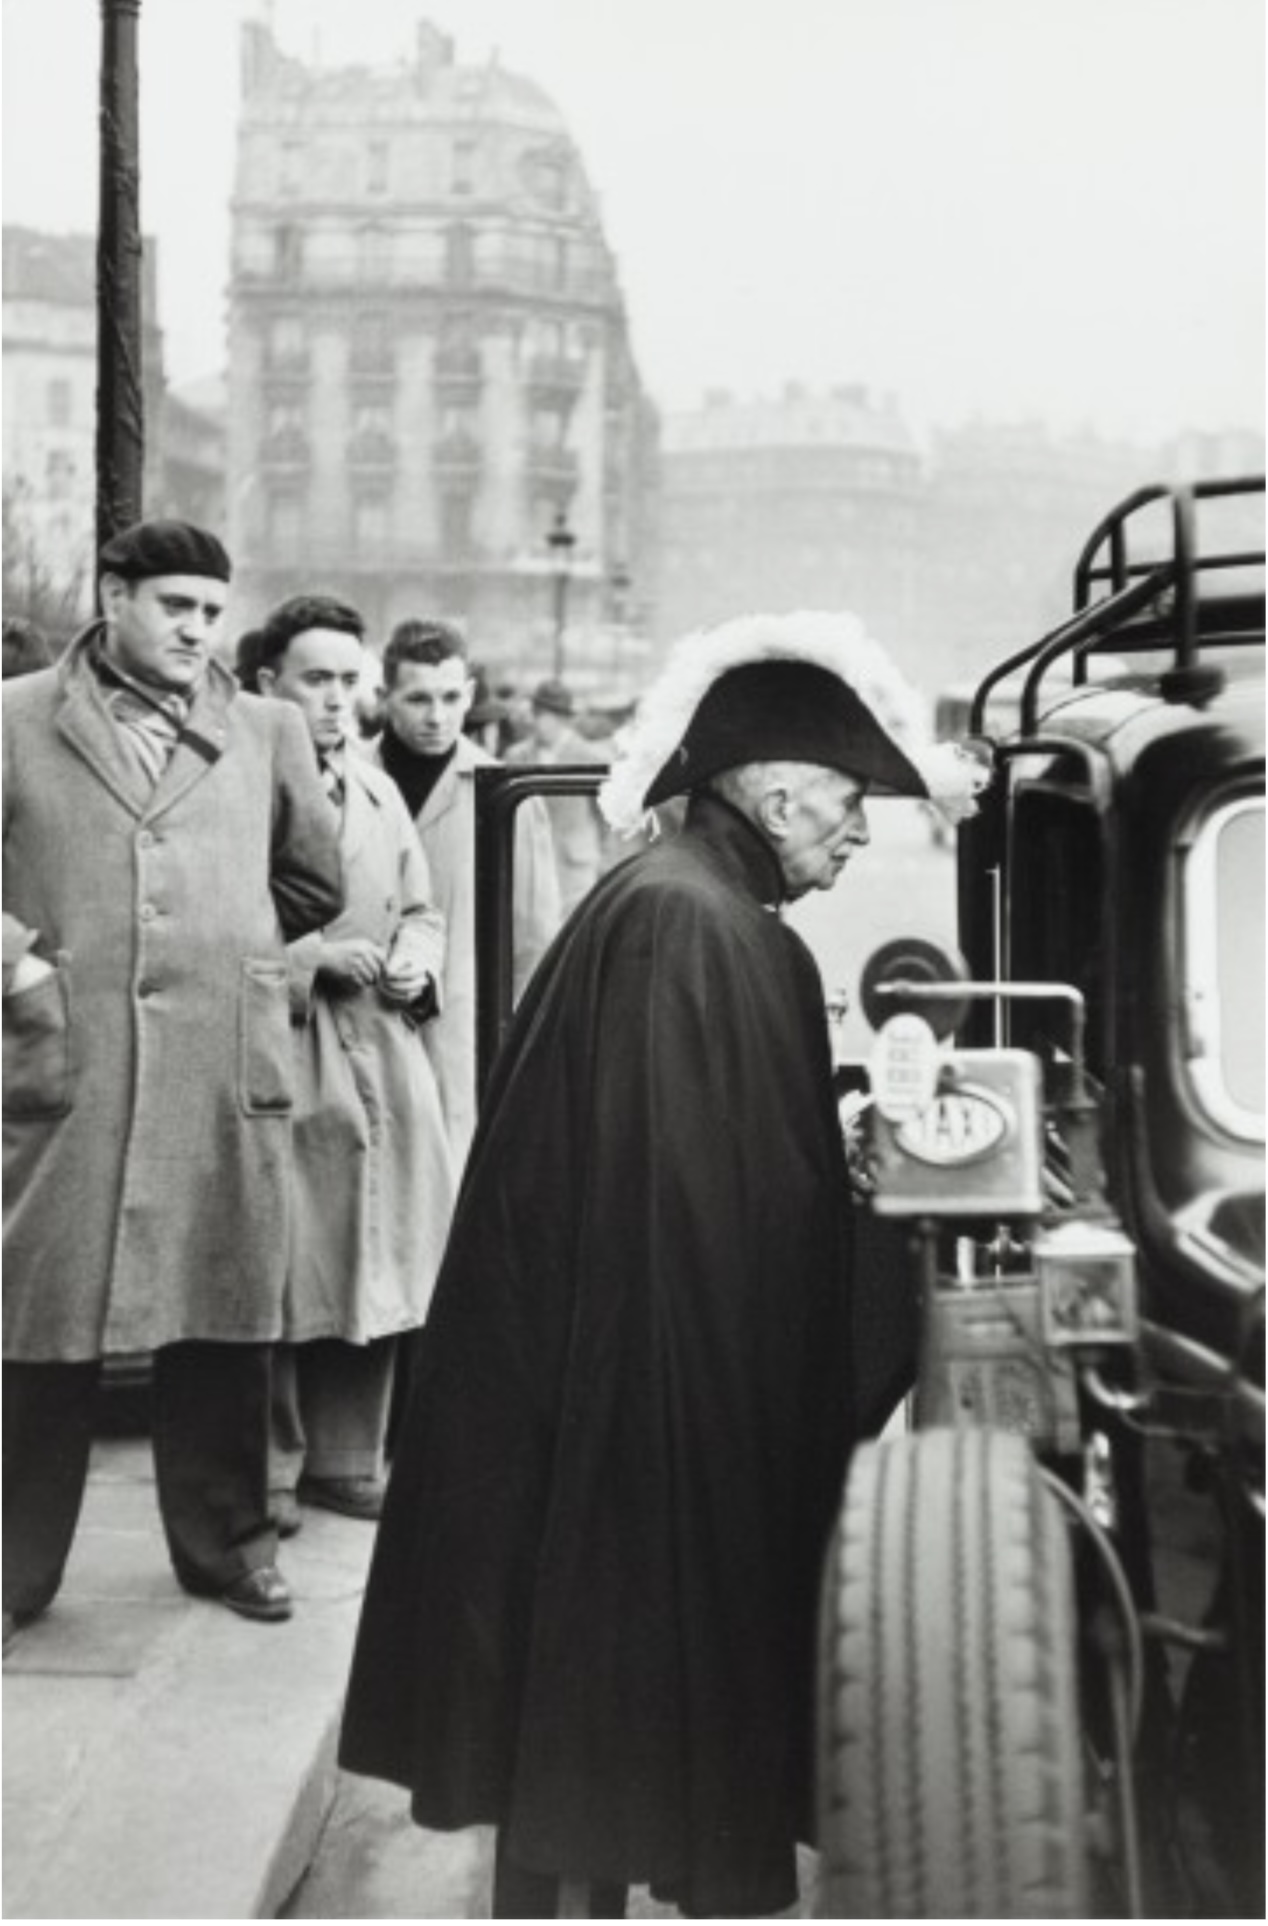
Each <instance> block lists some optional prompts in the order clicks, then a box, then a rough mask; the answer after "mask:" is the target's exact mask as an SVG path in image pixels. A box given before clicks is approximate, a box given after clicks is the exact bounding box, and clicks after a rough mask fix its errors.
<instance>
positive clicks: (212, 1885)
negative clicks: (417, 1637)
mask: <svg viewBox="0 0 1268 1926" xmlns="http://www.w3.org/2000/svg"><path fill="white" fill-rule="evenodd" d="M373 1537H374V1533H373V1529H372V1527H370V1526H368V1525H365V1524H361V1523H358V1522H355V1521H353V1520H351V1519H345V1518H340V1517H336V1516H334V1515H333V1514H331V1513H328V1512H321V1511H314V1510H307V1509H306V1510H305V1512H304V1528H303V1531H302V1532H301V1533H300V1534H299V1536H298V1537H297V1538H294V1539H290V1540H288V1541H287V1543H286V1544H285V1545H284V1546H283V1547H282V1554H281V1563H282V1566H283V1569H284V1570H285V1572H286V1574H287V1577H288V1578H289V1580H290V1582H291V1586H292V1589H293V1591H294V1593H295V1599H296V1608H295V1615H294V1617H293V1618H292V1619H290V1620H289V1621H288V1622H286V1623H285V1624H280V1625H261V1624H256V1623H253V1622H251V1621H248V1620H245V1619H242V1618H238V1617H237V1616H235V1614H233V1613H232V1612H228V1611H226V1610H225V1608H224V1607H223V1606H221V1605H217V1604H214V1603H211V1602H208V1601H206V1600H202V1599H195V1598H190V1597H188V1596H187V1595H186V1594H185V1593H184V1592H182V1591H181V1590H180V1588H179V1587H178V1585H177V1583H176V1580H175V1578H174V1577H173V1575H172V1571H171V1567H170V1565H169V1563H168V1559H167V1551H166V1547H165V1544H164V1541H163V1534H162V1528H161V1526H160V1524H159V1518H158V1508H157V1504H156V1501H155V1497H154V1481H153V1473H152V1467H151V1459H150V1449H149V1444H148V1441H147V1440H143V1439H142V1440H135V1439H122V1440H110V1439H107V1440H102V1441H100V1442H99V1443H98V1445H97V1446H96V1448H95V1451H94V1458H93V1469H92V1476H91V1479H90V1481H89V1488H88V1496H87V1499H86V1502H85V1506H84V1515H83V1518H82V1520H81V1523H80V1527H79V1532H78V1535H77V1537H76V1541H75V1548H74V1551H73V1553H72V1556H71V1561H70V1565H69V1567H68V1570H67V1575H66V1582H65V1584H64V1586H63V1588H62V1591H61V1593H60V1594H59V1596H58V1598H57V1600H56V1602H55V1603H54V1605H53V1607H52V1609H51V1611H50V1612H49V1613H48V1614H47V1616H46V1617H45V1618H43V1619H41V1620H39V1621H38V1622H37V1623H36V1624H34V1625H31V1626H29V1627H28V1628H27V1629H26V1630H24V1631H22V1632H20V1633H19V1634H18V1636H17V1638H16V1639H15V1641H14V1643H13V1645H12V1646H11V1648H10V1650H9V1652H8V1654H7V1656H6V1658H5V1661H4V1916H5V1918H6V1919H250V1918H273V1917H275V1916H276V1915H277V1913H278V1912H279V1910H280V1909H281V1907H282V1905H283V1904H284V1902H285V1901H286V1899H287V1898H288V1896H289V1894H290V1893H291V1892H292V1890H293V1889H294V1887H295V1885H296V1884H297V1882H298V1880H299V1878H300V1876H301V1874H302V1873H303V1872H304V1870H305V1867H306V1866H307V1864H308V1862H309V1859H310V1857H311V1855H312V1851H313V1848H314V1845H315V1843H316V1840H317V1837H318V1834H319V1832H320V1830H321V1826H322V1823H323V1821H324V1819H325V1815H326V1811H327V1808H328V1806H329V1803H330V1800H331V1797H332V1796H333V1789H334V1783H335V1772H334V1743H335V1734H336V1729H337V1721H338V1716H339V1709H340V1703H341V1699H342V1694H343V1689H344V1685H345V1683H346V1680H347V1672H348V1663H349V1658H350V1656H351V1650H352V1639H353V1634H354V1632H355V1628H356V1621H357V1613H358V1609H359V1605H360V1598H361V1590H362V1586H363V1583H364V1579H365V1572H366V1568H367V1566H368V1563H369V1557H370V1550H371V1546H372V1543H373Z"/></svg>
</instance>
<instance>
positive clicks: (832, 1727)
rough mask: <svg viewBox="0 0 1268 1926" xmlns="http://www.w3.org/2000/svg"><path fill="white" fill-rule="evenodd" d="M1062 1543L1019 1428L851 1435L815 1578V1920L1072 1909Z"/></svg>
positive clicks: (1070, 1647) (1077, 1831)
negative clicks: (820, 1579)
mask: <svg viewBox="0 0 1268 1926" xmlns="http://www.w3.org/2000/svg"><path fill="white" fill-rule="evenodd" d="M1078 1706H1079V1699H1078V1676H1077V1650H1076V1631H1075V1612H1074V1592H1073V1582H1072V1572H1071V1559H1070V1547H1069V1542H1068V1538H1067V1533H1066V1526H1065V1522H1064V1519H1063V1516H1062V1514H1061V1510H1060V1508H1059V1506H1058V1505H1057V1503H1056V1501H1055V1499H1054V1498H1053V1497H1052V1496H1051V1494H1050V1493H1049V1492H1047V1491H1045V1489H1044V1487H1043V1485H1042V1484H1041V1482H1040V1479H1039V1476H1038V1473H1037V1470H1036V1467H1035V1464H1034V1461H1033V1459H1032V1458H1031V1455H1030V1451H1029V1449H1028V1447H1027V1445H1026V1443H1025V1441H1024V1439H1023V1438H1021V1437H1020V1436H1016V1435H1014V1434H1012V1433H1008V1432H1002V1431H988V1430H973V1429H965V1430H932V1431H924V1432H917V1433H915V1434H913V1435H909V1436H907V1437H902V1438H896V1439H894V1440H892V1441H889V1442H886V1443H882V1444H870V1445H865V1446H863V1447H862V1448H861V1449H860V1450H859V1451H858V1453H857V1454H856V1456H855V1458H854V1461H853V1463H852V1465H851V1469H850V1475H849V1479H848V1482H847V1485H846V1491H845V1498H844V1501H843V1506H842V1511H841V1516H840V1520H839V1522H838V1525H837V1529H836V1532H835V1534H834V1536H833V1541H832V1546H831V1550H830V1553H829V1557H828V1563H827V1569H826V1572H825V1577H824V1589H823V1603H822V1611H821V1621H820V1675H819V1721H818V1732H819V1736H818V1804H819V1846H820V1850H821V1853H822V1867H821V1882H822V1883H821V1890H820V1898H819V1903H818V1905H817V1908H816V1910H817V1912H818V1914H819V1916H820V1917H821V1918H825V1919H877V1918H881V1919H886V1918H888V1919H932V1918H956V1919H986V1918H995V1919H1000V1918H1002V1919H1027V1918H1037V1917H1046V1918H1058V1919H1076V1918H1085V1917H1087V1905H1086V1894H1087V1866H1086V1841H1085V1812H1084V1797H1083V1783H1082V1767H1081V1747H1080V1740H1079V1710H1078Z"/></svg>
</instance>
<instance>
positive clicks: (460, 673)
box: [383, 655, 475, 756]
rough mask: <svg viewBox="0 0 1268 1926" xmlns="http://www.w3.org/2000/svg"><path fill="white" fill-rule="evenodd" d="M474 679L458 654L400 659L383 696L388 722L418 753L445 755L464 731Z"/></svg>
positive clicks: (395, 732) (401, 738) (473, 688)
mask: <svg viewBox="0 0 1268 1926" xmlns="http://www.w3.org/2000/svg"><path fill="white" fill-rule="evenodd" d="M474 698H475V683H474V681H473V680H472V678H471V676H470V675H469V674H468V672H467V665H466V663H465V662H463V661H462V660H461V659H460V658H459V657H458V656H456V655H450V656H446V658H445V660H444V661H443V662H398V663H397V664H396V671H395V679H394V680H393V682H392V684H391V687H390V688H389V689H387V690H386V692H385V694H384V698H383V708H384V713H385V715H386V717H387V726H388V728H389V729H391V731H392V733H393V735H394V736H396V737H397V739H398V740H399V741H400V742H402V743H404V745H405V747H406V748H407V749H411V750H412V751H413V752H414V754H415V755H416V756H443V755H446V754H447V753H448V751H449V750H450V749H452V748H453V746H454V744H455V742H457V740H458V737H459V736H460V735H461V733H462V725H463V722H464V721H465V720H466V714H467V710H468V709H469V708H470V707H471V704H472V702H473V700H474Z"/></svg>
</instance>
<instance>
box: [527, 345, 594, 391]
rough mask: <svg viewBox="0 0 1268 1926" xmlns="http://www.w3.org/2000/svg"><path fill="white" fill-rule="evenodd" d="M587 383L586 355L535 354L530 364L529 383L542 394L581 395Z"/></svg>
mask: <svg viewBox="0 0 1268 1926" xmlns="http://www.w3.org/2000/svg"><path fill="white" fill-rule="evenodd" d="M585 381H586V363H585V356H584V355H558V354H535V355H533V356H532V358H531V360H530V361H529V364H528V383H529V386H530V387H531V388H535V389H537V390H539V391H541V392H547V393H550V394H562V395H577V394H580V392H581V390H582V388H584V386H585Z"/></svg>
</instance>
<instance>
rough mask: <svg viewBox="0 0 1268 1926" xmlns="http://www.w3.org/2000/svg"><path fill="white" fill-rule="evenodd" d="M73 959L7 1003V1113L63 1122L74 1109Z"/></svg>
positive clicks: (64, 959)
mask: <svg viewBox="0 0 1268 1926" xmlns="http://www.w3.org/2000/svg"><path fill="white" fill-rule="evenodd" d="M69 964H70V959H69V957H68V956H67V953H66V951H65V950H59V951H58V953H57V967H56V968H55V969H54V970H53V971H52V972H51V974H50V975H48V976H42V977H41V978H40V980H39V982H38V983H32V984H31V985H29V987H28V988H27V989H25V990H18V991H17V992H16V993H12V994H10V995H9V996H7V997H5V999H4V1114H5V1116H6V1118H12V1119H13V1120H14V1121H15V1122H17V1121H26V1120H28V1119H29V1120H38V1119H47V1118H52V1117H64V1116H65V1115H66V1114H67V1112H68V1111H69V1110H70V1107H71V1050H70V968H69Z"/></svg>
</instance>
